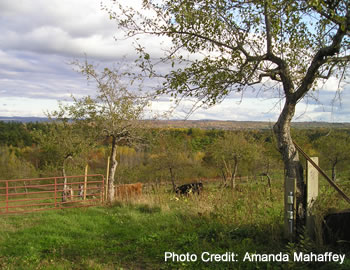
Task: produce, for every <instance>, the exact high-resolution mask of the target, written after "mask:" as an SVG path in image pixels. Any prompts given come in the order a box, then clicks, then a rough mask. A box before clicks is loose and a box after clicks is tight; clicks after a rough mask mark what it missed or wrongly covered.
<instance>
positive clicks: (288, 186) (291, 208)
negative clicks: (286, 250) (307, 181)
mask: <svg viewBox="0 0 350 270" xmlns="http://www.w3.org/2000/svg"><path fill="white" fill-rule="evenodd" d="M295 190H296V178H289V177H286V178H285V181H284V234H285V236H286V238H288V239H289V240H290V241H294V240H295V236H296V228H295V220H296V213H295V210H296V209H295V205H296V204H295V201H296V200H295Z"/></svg>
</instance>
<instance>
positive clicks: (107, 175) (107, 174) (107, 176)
mask: <svg viewBox="0 0 350 270" xmlns="http://www.w3.org/2000/svg"><path fill="white" fill-rule="evenodd" d="M109 159H110V156H108V159H107V173H106V193H105V194H106V201H107V200H108V178H109Z"/></svg>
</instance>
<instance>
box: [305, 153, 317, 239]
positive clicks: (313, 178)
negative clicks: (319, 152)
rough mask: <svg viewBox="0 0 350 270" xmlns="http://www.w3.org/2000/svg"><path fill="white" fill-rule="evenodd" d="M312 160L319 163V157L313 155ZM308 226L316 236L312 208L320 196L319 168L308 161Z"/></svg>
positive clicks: (311, 233)
mask: <svg viewBox="0 0 350 270" xmlns="http://www.w3.org/2000/svg"><path fill="white" fill-rule="evenodd" d="M311 160H312V161H313V162H314V163H315V164H316V165H318V157H311ZM306 194H307V195H306V196H307V197H306V198H307V211H306V228H307V231H308V233H309V235H310V236H311V237H315V220H314V216H313V215H312V213H311V211H310V209H311V207H312V205H313V203H314V202H315V200H316V198H317V196H318V170H317V169H316V168H315V167H314V166H313V165H312V164H311V162H309V161H308V160H307V161H306Z"/></svg>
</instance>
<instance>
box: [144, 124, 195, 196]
mask: <svg viewBox="0 0 350 270" xmlns="http://www.w3.org/2000/svg"><path fill="white" fill-rule="evenodd" d="M152 154H153V156H152V157H151V161H150V166H151V167H152V168H154V169H156V170H167V171H168V173H169V176H170V181H171V183H172V187H173V191H174V192H175V189H176V184H175V180H176V176H177V175H178V171H180V170H183V169H184V168H185V167H186V166H191V165H192V164H193V162H194V161H193V158H192V153H191V150H190V145H189V143H188V142H187V141H186V139H185V138H183V137H180V136H179V137H176V136H175V135H174V134H171V133H168V132H167V131H165V132H162V133H159V134H158V136H157V141H156V142H155V145H154V148H153V149H152Z"/></svg>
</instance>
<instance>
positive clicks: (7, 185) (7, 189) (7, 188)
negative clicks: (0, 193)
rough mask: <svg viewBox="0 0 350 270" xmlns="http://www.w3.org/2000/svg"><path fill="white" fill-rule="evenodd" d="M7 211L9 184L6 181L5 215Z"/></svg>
mask: <svg viewBox="0 0 350 270" xmlns="http://www.w3.org/2000/svg"><path fill="white" fill-rule="evenodd" d="M8 211H9V182H8V181H6V213H8Z"/></svg>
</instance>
